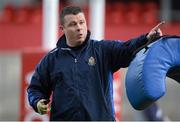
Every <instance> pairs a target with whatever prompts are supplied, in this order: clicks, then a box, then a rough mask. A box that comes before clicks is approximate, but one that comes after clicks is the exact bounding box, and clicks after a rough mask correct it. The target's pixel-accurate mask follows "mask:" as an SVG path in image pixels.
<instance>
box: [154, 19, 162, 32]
mask: <svg viewBox="0 0 180 122" xmlns="http://www.w3.org/2000/svg"><path fill="white" fill-rule="evenodd" d="M164 23H165V21H162V22H160V23H159V24H158V25H156V26H155V27H154V28H153V30H158V29H159V28H160V26H162V25H163V24H164Z"/></svg>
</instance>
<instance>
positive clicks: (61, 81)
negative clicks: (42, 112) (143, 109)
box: [27, 32, 147, 120]
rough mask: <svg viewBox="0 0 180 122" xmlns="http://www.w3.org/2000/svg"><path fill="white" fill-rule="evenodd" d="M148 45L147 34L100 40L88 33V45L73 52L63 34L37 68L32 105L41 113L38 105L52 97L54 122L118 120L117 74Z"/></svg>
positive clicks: (32, 82) (32, 83)
mask: <svg viewBox="0 0 180 122" xmlns="http://www.w3.org/2000/svg"><path fill="white" fill-rule="evenodd" d="M146 43H147V39H146V36H145V35H142V36H140V37H138V38H136V39H132V40H129V41H126V42H124V41H113V40H112V41H110V40H109V41H107V40H106V41H105V40H102V41H96V40H92V39H90V32H88V35H87V38H86V43H85V44H84V45H83V46H81V47H80V48H78V49H73V48H69V47H68V46H67V45H66V39H65V36H64V35H63V36H62V37H61V38H60V39H59V41H58V43H57V47H56V48H55V49H53V50H52V51H50V52H49V53H48V54H47V55H46V56H45V57H44V58H43V59H42V60H41V61H40V63H39V64H38V65H37V67H36V70H35V72H34V74H33V76H32V80H31V83H30V85H29V87H28V89H27V92H28V99H29V103H30V105H31V106H32V107H33V108H34V110H35V111H36V112H37V108H36V104H37V102H38V101H39V100H40V99H42V98H43V99H49V97H50V95H51V94H52V103H51V113H50V120H115V112H114V104H113V86H112V84H113V73H114V72H115V71H117V70H118V69H120V68H124V67H127V66H129V64H130V62H131V60H132V59H133V58H134V54H133V53H134V52H135V51H136V50H137V49H138V48H139V47H142V46H143V45H145V44H146Z"/></svg>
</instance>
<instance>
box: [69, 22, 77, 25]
mask: <svg viewBox="0 0 180 122" xmlns="http://www.w3.org/2000/svg"><path fill="white" fill-rule="evenodd" d="M76 25H77V23H75V22H71V23H70V24H69V26H76Z"/></svg>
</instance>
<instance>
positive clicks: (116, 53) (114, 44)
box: [103, 35, 148, 72]
mask: <svg viewBox="0 0 180 122" xmlns="http://www.w3.org/2000/svg"><path fill="white" fill-rule="evenodd" d="M147 42H148V40H147V38H146V35H141V36H140V37H138V38H135V39H131V40H128V41H107V42H106V43H105V44H104V45H103V47H104V48H106V51H105V52H106V55H107V56H106V58H107V59H106V60H108V64H109V65H110V68H111V70H112V71H113V72H115V71H117V70H118V69H119V68H125V67H128V66H129V64H130V62H131V61H132V59H133V58H134V56H135V54H136V53H137V52H138V50H140V49H141V48H142V47H144V46H145V45H146V44H147Z"/></svg>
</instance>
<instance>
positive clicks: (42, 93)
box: [27, 56, 51, 112]
mask: <svg viewBox="0 0 180 122" xmlns="http://www.w3.org/2000/svg"><path fill="white" fill-rule="evenodd" d="M49 79H50V78H49V70H48V56H45V57H44V58H43V59H42V60H41V61H40V63H39V64H38V65H37V66H36V69H35V71H34V73H33V76H32V78H31V82H30V84H29V86H28V88H27V93H28V100H29V104H30V105H31V106H32V107H33V109H34V110H35V111H36V112H37V107H36V105H37V102H38V101H39V100H40V99H47V100H49V97H50V95H51V84H50V80H49Z"/></svg>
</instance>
